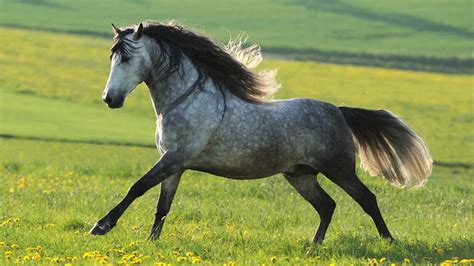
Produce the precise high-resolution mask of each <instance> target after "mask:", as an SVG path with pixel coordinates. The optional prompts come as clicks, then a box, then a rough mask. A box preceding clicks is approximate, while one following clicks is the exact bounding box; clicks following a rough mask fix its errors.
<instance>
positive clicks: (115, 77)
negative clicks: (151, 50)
mask: <svg viewBox="0 0 474 266" xmlns="http://www.w3.org/2000/svg"><path fill="white" fill-rule="evenodd" d="M112 28H113V31H114V33H115V37H114V45H113V46H112V48H111V55H110V61H111V67H110V75H109V79H108V80H107V85H106V86H105V89H104V93H103V94H102V99H103V100H104V102H105V103H107V105H108V106H109V107H110V108H120V107H122V105H123V103H124V101H125V98H126V97H127V96H128V95H129V94H130V93H131V92H132V91H133V90H134V89H135V87H136V86H137V85H138V84H140V83H142V82H143V81H144V79H145V78H146V75H147V74H148V72H147V69H149V65H151V61H150V56H149V54H148V52H147V49H146V45H145V40H144V39H145V38H144V37H143V25H142V23H140V24H139V25H138V26H137V27H135V28H128V29H125V30H120V29H118V28H116V27H115V26H114V25H113V24H112Z"/></svg>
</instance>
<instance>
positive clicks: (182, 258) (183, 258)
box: [176, 256, 186, 262]
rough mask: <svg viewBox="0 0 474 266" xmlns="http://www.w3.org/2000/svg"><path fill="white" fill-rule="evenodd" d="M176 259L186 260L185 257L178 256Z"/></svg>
mask: <svg viewBox="0 0 474 266" xmlns="http://www.w3.org/2000/svg"><path fill="white" fill-rule="evenodd" d="M176 260H177V261H178V262H182V261H186V257H183V256H179V257H177V258H176Z"/></svg>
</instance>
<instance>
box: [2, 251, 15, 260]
mask: <svg viewBox="0 0 474 266" xmlns="http://www.w3.org/2000/svg"><path fill="white" fill-rule="evenodd" d="M3 255H4V256H5V258H7V259H8V258H10V257H11V256H12V255H13V252H11V251H5V253H3Z"/></svg>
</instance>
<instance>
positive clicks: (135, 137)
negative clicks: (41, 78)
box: [0, 90, 155, 146]
mask: <svg viewBox="0 0 474 266" xmlns="http://www.w3.org/2000/svg"><path fill="white" fill-rule="evenodd" d="M0 99H1V103H0V114H1V115H0V132H1V134H3V135H7V136H15V137H20V138H37V139H48V140H51V139H53V140H61V141H78V142H95V143H118V144H124V145H148V146H153V143H154V140H155V134H154V132H155V126H154V120H153V119H150V118H148V117H137V116H136V115H133V114H130V113H127V112H126V111H124V110H120V111H117V112H111V111H110V110H107V108H105V107H104V106H103V105H100V106H97V105H91V104H84V103H74V102H70V101H67V100H64V99H51V98H46V97H39V96H37V95H34V94H33V95H32V94H19V93H11V92H6V91H4V90H1V91H0Z"/></svg>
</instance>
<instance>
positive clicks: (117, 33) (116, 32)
mask: <svg viewBox="0 0 474 266" xmlns="http://www.w3.org/2000/svg"><path fill="white" fill-rule="evenodd" d="M111 24H112V31H113V32H114V34H115V35H119V34H120V32H122V31H121V30H120V29H119V28H117V27H115V25H114V23H111Z"/></svg>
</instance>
